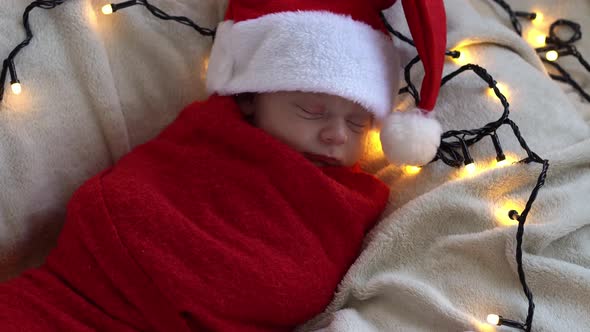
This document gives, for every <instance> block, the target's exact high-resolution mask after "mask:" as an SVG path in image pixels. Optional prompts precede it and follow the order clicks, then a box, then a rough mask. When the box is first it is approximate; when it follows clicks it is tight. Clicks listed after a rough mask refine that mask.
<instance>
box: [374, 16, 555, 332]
mask: <svg viewBox="0 0 590 332" xmlns="http://www.w3.org/2000/svg"><path fill="white" fill-rule="evenodd" d="M525 14H526V13H523V12H520V15H525ZM515 15H516V14H515ZM381 17H382V19H383V20H384V22H385V25H386V27H387V29H388V31H389V32H391V33H392V34H393V35H394V36H396V37H398V38H399V39H400V40H402V41H404V42H406V43H408V44H410V45H412V46H414V43H413V41H412V40H411V39H410V38H408V37H406V36H404V35H403V34H401V33H400V32H398V31H396V30H394V29H393V28H392V27H391V25H390V24H389V23H388V22H387V20H386V18H385V16H383V15H382V16H381ZM528 17H530V15H529V16H528ZM446 55H447V56H450V57H453V58H457V57H458V56H459V55H460V53H459V52H457V51H447V52H446ZM418 62H420V57H419V56H416V57H414V58H413V59H412V60H411V61H410V62H409V63H408V64H407V65H406V66H405V67H404V80H405V81H406V84H407V86H406V87H404V88H402V89H400V91H399V93H400V94H402V93H409V94H410V95H411V96H412V97H413V98H414V100H415V103H416V104H418V103H419V101H420V98H419V94H418V91H417V89H416V87H415V85H414V84H413V83H412V81H411V69H412V67H413V66H414V65H415V64H416V63H418ZM466 71H472V72H474V73H475V74H476V75H477V76H479V77H480V78H481V79H482V80H483V81H485V82H486V83H487V84H488V86H489V87H490V88H491V89H493V91H494V94H495V95H496V97H497V98H498V99H499V100H500V103H501V104H502V107H503V108H504V110H503V112H502V115H501V116H500V118H499V119H498V120H496V121H493V122H490V123H487V124H486V125H484V126H483V127H481V128H477V129H469V130H449V131H446V132H444V133H443V134H442V136H441V144H440V147H439V149H438V151H437V154H436V157H435V158H434V160H432V161H431V162H435V161H437V160H441V161H442V162H443V163H445V164H446V165H449V166H451V167H457V168H458V167H462V166H469V165H473V163H474V160H473V158H472V157H471V155H470V153H469V146H471V145H473V144H475V143H477V142H479V141H480V140H482V139H484V138H486V137H488V136H489V137H490V139H491V140H492V143H493V145H494V148H495V150H496V160H497V161H498V162H500V161H503V160H505V159H506V156H505V155H504V152H503V150H502V147H501V144H500V140H499V138H498V135H497V131H498V129H500V127H502V126H504V125H508V126H509V127H510V128H511V129H512V132H513V133H514V135H515V136H516V138H517V140H518V142H519V144H520V146H521V147H522V148H523V149H524V150H525V151H526V153H527V157H526V158H524V159H522V160H520V161H519V162H518V163H525V164H530V163H538V164H541V165H542V169H541V172H540V174H539V177H538V179H537V183H536V185H535V187H534V188H533V190H532V192H531V194H530V196H529V199H528V201H527V203H526V205H525V208H524V209H523V211H522V212H521V213H520V214H519V213H518V212H517V211H515V210H511V211H509V212H508V216H509V218H510V219H512V220H516V221H518V227H517V230H516V253H515V259H516V263H517V271H518V278H519V281H520V284H521V285H522V289H523V292H524V294H525V296H526V298H527V301H528V311H527V316H526V320H525V322H524V323H522V322H518V321H515V320H511V319H508V318H504V317H502V316H499V315H495V314H491V315H489V316H488V319H487V320H488V322H489V323H492V324H496V325H504V326H510V327H514V328H518V329H521V330H523V331H527V332H529V331H530V330H531V328H532V325H533V317H534V312H535V303H534V301H533V293H532V291H531V290H530V288H529V287H528V284H527V282H526V276H525V271H524V268H523V264H522V243H523V238H524V225H525V223H526V219H527V216H528V214H529V212H530V210H531V208H532V206H533V203H534V201H535V200H536V198H537V194H538V192H539V190H540V189H541V187H542V186H543V185H544V184H545V178H546V176H547V170H548V168H549V161H548V160H546V159H543V158H541V157H539V155H537V154H536V153H535V152H533V151H532V150H531V148H530V147H529V146H528V144H527V143H526V141H525V140H524V138H523V137H522V135H521V133H520V129H519V128H518V126H517V125H516V123H515V122H514V121H512V120H511V119H510V118H509V115H510V110H509V107H510V105H509V103H508V100H507V98H506V97H505V96H504V94H502V92H501V91H500V89H499V88H498V86H497V82H496V81H495V80H494V78H493V77H492V76H491V75H490V74H489V73H488V72H487V71H486V70H485V69H484V68H482V67H481V66H478V65H476V64H466V65H463V66H461V67H460V68H458V69H457V70H455V71H453V72H451V73H449V74H447V75H445V76H444V77H443V78H442V81H441V87H442V86H444V85H445V84H446V83H447V82H449V81H450V80H451V79H453V78H455V77H456V76H458V75H460V74H461V73H463V72H466Z"/></svg>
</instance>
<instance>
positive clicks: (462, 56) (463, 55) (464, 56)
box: [453, 49, 471, 65]
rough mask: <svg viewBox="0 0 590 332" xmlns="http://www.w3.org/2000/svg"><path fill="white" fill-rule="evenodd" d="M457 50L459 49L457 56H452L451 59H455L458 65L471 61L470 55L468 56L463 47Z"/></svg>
mask: <svg viewBox="0 0 590 332" xmlns="http://www.w3.org/2000/svg"><path fill="white" fill-rule="evenodd" d="M457 51H459V57H458V58H453V61H455V62H456V63H457V64H459V65H465V64H468V63H470V62H471V57H470V56H469V52H467V51H466V50H465V49H460V50H457Z"/></svg>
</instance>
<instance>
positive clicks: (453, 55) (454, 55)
mask: <svg viewBox="0 0 590 332" xmlns="http://www.w3.org/2000/svg"><path fill="white" fill-rule="evenodd" d="M449 55H450V56H451V58H453V59H459V57H461V52H459V51H451V52H449Z"/></svg>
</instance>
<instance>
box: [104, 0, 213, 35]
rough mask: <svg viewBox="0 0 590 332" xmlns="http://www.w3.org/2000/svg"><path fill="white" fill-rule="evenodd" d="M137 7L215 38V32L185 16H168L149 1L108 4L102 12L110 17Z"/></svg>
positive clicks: (134, 0) (132, 0)
mask: <svg viewBox="0 0 590 332" xmlns="http://www.w3.org/2000/svg"><path fill="white" fill-rule="evenodd" d="M135 5H139V6H144V7H145V8H147V10H149V11H150V13H152V15H154V16H156V17H157V18H159V19H162V20H173V21H176V22H178V23H180V24H184V25H186V26H189V27H191V28H193V29H195V30H197V32H198V33H200V34H201V35H203V36H210V37H213V38H214V37H215V30H213V29H208V28H203V27H201V26H199V25H198V24H196V23H195V22H193V21H192V20H191V19H189V18H187V17H185V16H171V15H169V14H167V13H166V12H164V11H163V10H161V9H160V8H158V7H156V6H154V5H152V4H151V3H149V1H148V0H129V1H124V2H120V3H111V4H107V5H104V6H103V7H102V12H103V14H105V15H110V14H112V13H115V12H117V11H119V10H121V9H125V8H128V7H131V6H135ZM109 7H110V8H109Z"/></svg>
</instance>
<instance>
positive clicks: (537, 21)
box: [533, 12, 545, 25]
mask: <svg viewBox="0 0 590 332" xmlns="http://www.w3.org/2000/svg"><path fill="white" fill-rule="evenodd" d="M535 14H536V15H537V16H535V18H533V24H535V25H536V24H540V23H541V22H543V19H544V18H545V16H543V13H540V12H536V13H535Z"/></svg>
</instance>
